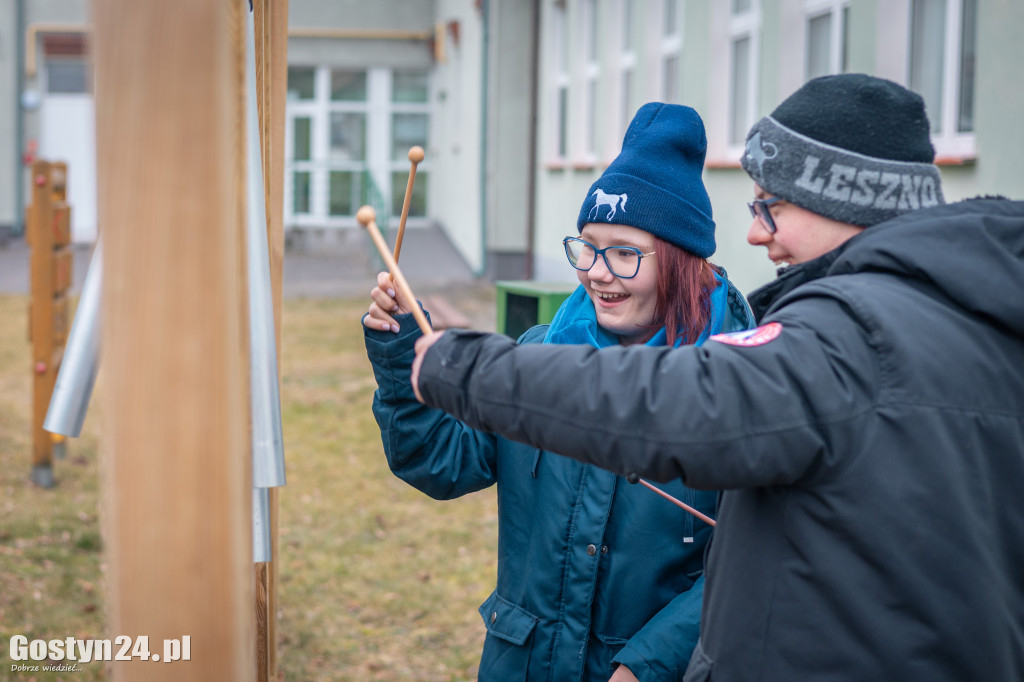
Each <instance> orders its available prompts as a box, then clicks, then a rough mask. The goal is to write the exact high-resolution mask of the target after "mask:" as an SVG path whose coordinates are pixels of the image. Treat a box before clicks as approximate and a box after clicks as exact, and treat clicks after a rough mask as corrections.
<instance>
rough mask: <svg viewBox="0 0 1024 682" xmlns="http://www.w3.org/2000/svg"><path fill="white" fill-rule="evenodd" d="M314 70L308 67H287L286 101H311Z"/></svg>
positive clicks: (313, 87) (313, 86)
mask: <svg viewBox="0 0 1024 682" xmlns="http://www.w3.org/2000/svg"><path fill="white" fill-rule="evenodd" d="M315 76H316V69H314V68H312V67H309V66H289V67H288V99H289V100H311V99H313V92H314V89H315V84H314V79H315Z"/></svg>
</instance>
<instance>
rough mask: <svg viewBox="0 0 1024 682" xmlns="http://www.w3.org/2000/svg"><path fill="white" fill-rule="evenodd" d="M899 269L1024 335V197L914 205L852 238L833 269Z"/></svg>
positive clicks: (842, 271)
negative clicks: (924, 206) (915, 208)
mask: <svg viewBox="0 0 1024 682" xmlns="http://www.w3.org/2000/svg"><path fill="white" fill-rule="evenodd" d="M856 272H881V273H892V274H895V275H899V276H901V277H904V278H907V279H911V280H914V281H916V282H917V283H918V284H919V285H920V286H921V287H923V288H926V289H931V290H934V291H935V293H937V294H941V295H942V296H944V297H946V298H947V299H949V301H950V302H951V303H953V304H955V305H957V306H958V307H960V308H963V309H964V310H966V311H968V312H970V313H973V314H975V315H981V316H983V317H986V318H988V319H990V320H992V322H993V323H994V324H996V325H997V326H1002V327H1004V328H1006V329H1009V330H1011V331H1012V332H1013V333H1015V334H1018V335H1024V295H1022V293H1024V202H1021V201H1010V200H1008V199H970V200H967V201H961V202H958V203H955V204H948V205H945V206H938V207H935V208H930V209H924V210H920V211H914V212H912V213H908V214H906V215H904V216H901V217H899V218H895V219H893V220H889V221H886V222H884V223H880V224H879V225H875V226H874V227H871V228H869V229H866V230H864V231H863V232H862V233H860V234H859V235H857V236H856V237H854V238H853V239H851V240H849V241H848V242H846V244H845V245H844V247H843V248H841V249H840V250H839V253H838V255H837V257H836V259H835V261H834V262H833V263H832V265H831V267H830V268H829V269H828V274H829V275H845V274H852V273H856Z"/></svg>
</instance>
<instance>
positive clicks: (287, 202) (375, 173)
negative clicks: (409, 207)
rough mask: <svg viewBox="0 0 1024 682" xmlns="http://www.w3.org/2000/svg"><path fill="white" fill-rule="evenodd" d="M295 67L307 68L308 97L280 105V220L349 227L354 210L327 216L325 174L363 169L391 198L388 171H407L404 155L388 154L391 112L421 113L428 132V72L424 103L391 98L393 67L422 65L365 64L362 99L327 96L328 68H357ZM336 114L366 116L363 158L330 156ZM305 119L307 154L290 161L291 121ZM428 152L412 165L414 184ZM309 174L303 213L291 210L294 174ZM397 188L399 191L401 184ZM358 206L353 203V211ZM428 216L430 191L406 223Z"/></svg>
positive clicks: (422, 222)
mask: <svg viewBox="0 0 1024 682" xmlns="http://www.w3.org/2000/svg"><path fill="white" fill-rule="evenodd" d="M289 66H290V67H295V68H312V69H313V70H314V77H313V98H312V99H289V100H287V102H286V105H285V186H284V214H285V215H284V219H285V225H286V226H288V227H326V228H337V227H351V226H355V225H356V224H357V223H356V219H355V214H354V212H353V214H346V215H332V214H331V212H330V211H331V208H330V191H331V173H332V172H352V173H356V174H359V175H360V176H361V175H362V173H364V172H366V173H368V174H369V175H370V177H371V178H373V181H374V184H376V186H377V189H378V190H379V191H380V193H381V195H382V197H383V199H384V201H387V202H389V205H390V203H391V202H392V173H395V172H398V171H403V172H404V173H408V172H409V170H410V164H409V160H408V157H407V156H405V155H401V158H396V159H392V158H391V148H392V144H393V139H392V132H393V131H392V116H393V114H400V113H423V114H426V116H427V135H428V140H427V143H428V144H429V136H430V134H431V126H432V125H433V119H434V112H433V107H432V102H433V92H434V74H433V72H432V71H430V70H429V69H427V70H425V71H426V74H427V99H426V101H425V102H392V101H391V99H392V75H393V73H394V72H395V71H411V70H422V69H413V68H408V69H403V68H391V67H379V66H373V67H366V68H365V71H366V75H367V83H366V99H365V100H333V99H331V73H332V71H339V70H340V71H344V70H351V71H362V70H364V69H356V68H353V69H342V68H338V67H331V66H327V65H322V64H321V65H316V66H309V65H304V64H291V65H289ZM336 113H361V114H363V115H364V116H365V119H366V124H365V125H366V130H365V134H366V141H365V150H364V152H365V153H364V158H363V159H361V160H359V159H341V158H332V157H331V140H330V134H331V133H330V125H331V117H332V115H333V114H336ZM304 118H308V119H310V158H309V159H308V160H295V159H294V152H295V149H294V144H295V122H296V120H297V119H304ZM429 159H430V155H429V153H428V154H427V157H426V158H425V159H424V160H423V161H422V162H421V163H420V164H419V165H418V166H417V184H418V185H419V184H420V182H419V178H420V174H421V173H422V174H423V176H424V181H425V179H426V178H427V177H429V174H430V166H431V164H430V161H429ZM302 172H308V173H309V174H310V181H309V187H310V196H309V208H310V210H309V212H308V213H296V212H295V210H294V209H295V174H296V173H302ZM401 191H402V192H403V193H404V191H405V184H404V183H403V184H402V187H401ZM358 209H359V206H354V207H353V211H357V210H358ZM429 216H430V193H429V192H428V193H427V198H426V216H411V217H410V218H409V219H408V222H407V225H408V226H415V225H426V224H428V222H429Z"/></svg>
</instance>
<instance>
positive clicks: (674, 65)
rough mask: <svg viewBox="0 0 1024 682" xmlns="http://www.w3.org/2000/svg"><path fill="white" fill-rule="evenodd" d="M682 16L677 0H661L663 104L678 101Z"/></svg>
mask: <svg viewBox="0 0 1024 682" xmlns="http://www.w3.org/2000/svg"><path fill="white" fill-rule="evenodd" d="M682 15H683V13H682V11H681V8H680V2H679V0H661V24H662V29H661V30H662V34H661V57H660V58H661V98H662V101H665V102H678V101H679V78H680V73H679V53H680V50H681V49H682V45H683V40H682V35H683V29H682V25H681V24H682Z"/></svg>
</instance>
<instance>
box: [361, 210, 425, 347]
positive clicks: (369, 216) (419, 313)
mask: <svg viewBox="0 0 1024 682" xmlns="http://www.w3.org/2000/svg"><path fill="white" fill-rule="evenodd" d="M376 217H377V213H376V211H374V210H373V207H372V206H363V207H362V208H361V209H359V211H358V212H357V213H356V220H358V221H359V223H360V224H361V225H362V226H363V227H365V228H366V231H367V232H369V233H370V238H371V239H373V243H374V245H375V246H376V247H377V251H379V252H380V257H381V258H383V259H384V263H385V265H387V266H388V270H390V271H391V279H393V280H394V282H395V286H397V287H398V289H399V290H400V291H401V292H402V294H403V295H404V296H405V297H406V298H407V299H409V300H410V301H412V310H411V311H410V312H412V316H413V317H414V318H416V324H418V325H419V326H420V331H421V332H423V334H424V335H426V334H430V333H431V332H433V331H434V330H433V329H431V328H430V322H428V321H427V316H426V315H425V314H423V310H422V309H421V308H420V306H419V303H417V302H416V295H415V294H413V293H412V289H411V288H410V287H409V283H408V282H406V281H405V277H404V276H402V271H401V270H399V269H398V263H396V262H395V259H394V257H393V256H392V255H391V249H389V248H388V245H387V243H386V242H385V241H384V237H382V236H381V234H380V230H379V229H377V223H376V222H374V221H375V219H376Z"/></svg>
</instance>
